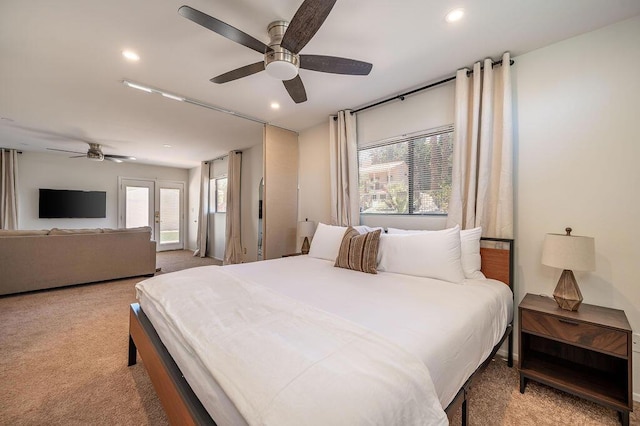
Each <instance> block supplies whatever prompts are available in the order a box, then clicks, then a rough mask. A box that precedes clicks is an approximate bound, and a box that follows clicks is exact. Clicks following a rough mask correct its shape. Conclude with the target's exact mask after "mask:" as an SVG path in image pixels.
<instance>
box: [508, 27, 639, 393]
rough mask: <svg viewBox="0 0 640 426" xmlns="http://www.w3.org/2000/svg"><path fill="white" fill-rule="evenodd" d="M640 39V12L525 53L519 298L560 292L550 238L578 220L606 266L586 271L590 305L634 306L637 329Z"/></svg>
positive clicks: (520, 68)
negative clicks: (550, 261) (546, 257)
mask: <svg viewBox="0 0 640 426" xmlns="http://www.w3.org/2000/svg"><path fill="white" fill-rule="evenodd" d="M638 40H640V17H636V18H635V19H632V20H628V21H624V22H622V23H619V24H616V25H612V26H609V27H606V28H603V29H601V30H598V31H594V32H591V33H588V34H584V35H581V36H579V37H575V38H572V39H569V40H566V41H564V42H561V43H556V44H554V45H551V46H548V47H546V48H543V49H539V50H536V51H534V52H531V53H528V54H526V55H522V56H520V57H517V58H516V65H515V70H514V71H515V72H514V76H515V95H516V96H515V104H516V108H517V114H516V119H517V123H516V124H517V126H516V135H517V136H516V137H517V144H516V145H517V149H516V164H515V172H516V189H515V195H516V198H515V200H516V206H515V209H516V210H515V219H516V222H515V227H516V230H515V231H516V232H515V235H516V250H517V253H516V255H517V276H516V285H517V293H516V302H519V301H520V300H521V299H522V298H523V297H524V295H525V294H526V293H543V294H551V293H552V292H553V289H554V287H555V284H556V282H557V280H558V277H559V276H560V272H561V271H559V270H557V269H553V268H549V267H546V266H542V265H541V264H540V255H541V249H542V241H543V238H544V234H545V233H547V232H562V230H563V229H564V228H565V227H566V226H571V227H572V228H573V229H574V234H577V235H588V236H592V237H594V238H595V242H596V268H597V269H596V271H595V272H593V273H576V279H577V280H578V283H579V284H580V289H581V290H582V294H583V296H584V300H585V303H592V304H599V305H603V306H609V307H614V308H619V309H624V311H625V312H626V314H627V317H628V318H629V320H630V322H631V326H632V328H633V329H634V330H636V331H637V330H640V312H639V309H640V285H639V283H638V277H639V276H640V238H639V237H640V231H638V228H637V221H638V218H639V217H640V189H638V185H639V184H640V168H639V167H638V159H639V158H640V138H639V134H640V132H639V130H638V125H639V123H638V120H639V119H640V105H639V103H638V102H639V101H638V99H640V79H639V78H638V73H639V71H638V70H640V43H639V42H638ZM635 355H637V354H635ZM639 374H640V371H639V370H638V369H637V368H636V369H635V371H634V378H635V383H636V388H635V391H636V399H638V398H637V395H638V394H637V392H639V391H640V382H639V381H638V378H639V377H640V375H639Z"/></svg>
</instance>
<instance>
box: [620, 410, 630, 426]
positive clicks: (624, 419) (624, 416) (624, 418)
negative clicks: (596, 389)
mask: <svg viewBox="0 0 640 426" xmlns="http://www.w3.org/2000/svg"><path fill="white" fill-rule="evenodd" d="M618 418H619V419H620V424H622V426H629V412H628V411H618Z"/></svg>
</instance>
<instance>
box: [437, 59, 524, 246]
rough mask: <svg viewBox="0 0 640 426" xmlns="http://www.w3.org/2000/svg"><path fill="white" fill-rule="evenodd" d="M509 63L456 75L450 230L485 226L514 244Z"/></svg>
mask: <svg viewBox="0 0 640 426" xmlns="http://www.w3.org/2000/svg"><path fill="white" fill-rule="evenodd" d="M510 61H511V58H510V55H509V53H508V52H507V53H505V54H504V55H503V56H502V64H503V65H502V66H501V67H498V68H496V69H495V70H494V69H493V62H492V61H491V59H486V60H485V61H484V66H483V65H482V64H481V63H480V62H478V63H476V64H474V66H473V74H472V75H471V76H469V75H468V70H467V69H462V70H459V71H458V73H457V75H456V95H455V97H456V99H455V118H454V120H455V122H454V125H455V141H454V152H453V180H452V185H451V199H450V200H449V215H448V218H447V226H448V227H451V226H455V225H456V224H459V225H460V226H461V227H462V229H469V228H474V227H476V226H482V234H483V235H484V236H488V237H497V238H513V124H512V97H511V67H510V66H509V63H510Z"/></svg>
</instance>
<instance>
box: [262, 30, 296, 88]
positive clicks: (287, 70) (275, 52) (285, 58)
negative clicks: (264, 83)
mask: <svg viewBox="0 0 640 426" xmlns="http://www.w3.org/2000/svg"><path fill="white" fill-rule="evenodd" d="M288 26H289V23H288V22H287V21H275V22H272V23H270V24H269V27H268V28H267V31H268V32H269V37H270V38H271V42H270V43H269V47H270V48H271V49H272V50H271V51H269V52H267V53H265V55H264V65H265V69H266V71H267V74H269V75H270V76H271V77H274V78H277V79H279V80H285V81H286V80H291V79H292V78H295V77H296V76H297V75H298V68H299V67H300V56H299V55H297V54H295V53H292V52H291V51H289V50H287V49H285V48H283V47H280V43H281V42H282V37H284V33H285V31H287V27H288Z"/></svg>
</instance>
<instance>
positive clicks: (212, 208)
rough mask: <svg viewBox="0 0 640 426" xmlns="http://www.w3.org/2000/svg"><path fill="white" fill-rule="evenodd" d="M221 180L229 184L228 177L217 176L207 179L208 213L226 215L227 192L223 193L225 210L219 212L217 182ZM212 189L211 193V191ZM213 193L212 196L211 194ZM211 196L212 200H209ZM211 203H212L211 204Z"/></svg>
mask: <svg viewBox="0 0 640 426" xmlns="http://www.w3.org/2000/svg"><path fill="white" fill-rule="evenodd" d="M221 180H226V181H227V184H228V182H229V180H228V176H218V177H214V178H211V179H209V194H210V195H209V198H210V199H209V212H210V213H226V212H227V209H226V206H227V192H226V191H225V193H224V205H225V209H224V210H221V209H220V208H219V205H218V182H219V181H221ZM211 189H213V191H211ZM212 193H213V194H212ZM212 195H213V200H211V196H212ZM212 201H213V202H212Z"/></svg>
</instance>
